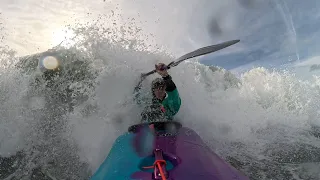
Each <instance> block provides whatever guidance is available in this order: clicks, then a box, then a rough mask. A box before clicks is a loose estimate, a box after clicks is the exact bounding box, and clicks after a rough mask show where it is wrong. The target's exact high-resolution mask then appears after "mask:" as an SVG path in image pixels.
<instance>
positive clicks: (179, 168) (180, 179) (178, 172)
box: [131, 127, 249, 180]
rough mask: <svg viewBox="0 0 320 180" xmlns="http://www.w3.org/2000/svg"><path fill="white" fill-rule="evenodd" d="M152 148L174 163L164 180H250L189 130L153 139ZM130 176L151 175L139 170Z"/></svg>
mask: <svg viewBox="0 0 320 180" xmlns="http://www.w3.org/2000/svg"><path fill="white" fill-rule="evenodd" d="M154 148H158V149H161V150H162V151H163V153H164V155H165V157H166V158H167V159H166V158H165V160H171V161H172V162H173V164H174V168H173V169H171V170H169V171H168V174H169V178H168V179H167V180H196V179H199V180H249V178H248V177H246V176H245V175H244V174H243V173H241V172H239V171H238V170H237V169H235V168H234V167H233V166H231V165H229V164H228V163H226V162H225V161H224V160H222V159H221V158H220V157H219V156H218V155H217V154H215V153H214V152H213V151H212V150H211V149H209V147H208V146H206V144H205V143H204V142H203V141H202V139H201V138H200V137H199V136H198V134H196V133H195V132H194V131H193V130H191V129H188V128H185V127H183V128H181V129H180V130H179V132H178V134H177V135H176V136H158V137H156V139H155V142H154ZM168 157H171V159H170V158H168ZM131 177H132V178H134V179H140V180H151V176H150V172H143V171H139V172H136V173H134V174H133V175H132V176H131Z"/></svg>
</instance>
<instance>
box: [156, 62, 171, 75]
mask: <svg viewBox="0 0 320 180" xmlns="http://www.w3.org/2000/svg"><path fill="white" fill-rule="evenodd" d="M155 67H156V71H157V73H158V74H160V76H162V77H166V76H168V75H169V74H168V72H167V69H168V67H167V65H165V64H163V63H159V64H156V65H155Z"/></svg>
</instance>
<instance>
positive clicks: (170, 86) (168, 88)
mask: <svg viewBox="0 0 320 180" xmlns="http://www.w3.org/2000/svg"><path fill="white" fill-rule="evenodd" d="M162 78H163V80H164V82H165V83H166V91H167V92H172V91H174V90H175V89H177V87H176V85H175V84H174V82H173V81H172V77H171V76H170V75H169V74H168V75H167V76H164V77H162Z"/></svg>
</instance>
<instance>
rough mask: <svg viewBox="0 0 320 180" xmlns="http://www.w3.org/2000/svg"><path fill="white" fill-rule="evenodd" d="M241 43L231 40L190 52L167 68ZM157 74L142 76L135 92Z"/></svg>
mask: <svg viewBox="0 0 320 180" xmlns="http://www.w3.org/2000/svg"><path fill="white" fill-rule="evenodd" d="M239 41H240V40H231V41H226V42H223V43H220V44H215V45H211V46H206V47H203V48H200V49H197V50H195V51H192V52H190V53H188V54H185V55H183V56H181V57H179V58H178V59H176V61H172V62H171V63H169V64H168V65H167V68H168V69H170V68H171V67H175V66H177V65H178V64H180V63H181V62H183V61H185V60H187V59H190V58H194V57H198V56H201V55H205V54H209V53H212V52H215V51H219V50H221V49H223V48H226V47H228V46H231V45H233V44H236V43H238V42H239ZM155 72H157V71H156V70H152V71H150V72H148V73H143V74H141V79H140V81H139V83H138V85H137V86H136V87H135V90H136V89H137V88H139V87H140V86H141V83H142V81H143V80H144V79H145V78H146V77H147V76H149V75H151V74H153V73H155Z"/></svg>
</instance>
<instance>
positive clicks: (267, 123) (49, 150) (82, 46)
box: [0, 24, 320, 179]
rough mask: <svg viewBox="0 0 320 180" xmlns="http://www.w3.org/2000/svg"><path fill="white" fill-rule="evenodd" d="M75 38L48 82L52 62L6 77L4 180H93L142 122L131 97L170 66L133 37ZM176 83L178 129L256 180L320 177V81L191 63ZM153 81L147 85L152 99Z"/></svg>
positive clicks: (59, 53)
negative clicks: (161, 66)
mask: <svg viewBox="0 0 320 180" xmlns="http://www.w3.org/2000/svg"><path fill="white" fill-rule="evenodd" d="M72 30H73V32H75V34H76V35H77V38H78V43H76V44H75V45H74V46H72V47H70V48H68V49H65V48H63V47H60V46H59V47H57V48H55V49H53V50H51V51H50V53H51V54H54V55H55V57H56V58H57V59H58V60H59V61H61V63H62V68H63V69H62V71H61V72H60V73H58V74H55V75H52V76H49V77H50V79H49V80H48V79H45V77H46V76H45V77H44V76H43V74H42V73H41V72H40V71H38V69H37V62H38V59H39V58H40V57H42V56H45V55H46V53H48V52H46V53H43V54H36V55H32V56H26V57H23V58H20V59H19V61H18V62H17V63H14V65H10V66H6V67H3V71H1V77H0V83H1V86H0V100H1V104H0V106H1V108H0V109H1V111H0V113H1V117H2V118H1V120H0V123H1V126H0V128H1V131H0V133H1V136H0V137H1V144H0V153H1V159H0V161H1V162H2V163H1V164H2V165H1V168H0V171H1V173H0V177H1V179H44V178H47V179H87V178H88V177H89V176H90V175H91V174H92V173H93V172H94V171H95V170H96V169H97V168H98V166H99V165H100V163H101V162H102V161H103V160H104V158H105V157H106V155H107V154H108V151H109V150H110V148H111V145H112V143H113V141H114V140H115V139H116V137H117V136H118V135H120V134H122V133H123V132H124V131H126V129H127V127H128V126H129V125H132V124H136V123H138V122H139V120H140V119H139V115H140V112H141V109H142V107H139V106H137V105H135V104H134V103H133V102H132V92H133V87H134V86H135V85H136V83H137V81H138V78H139V75H140V73H141V72H147V71H149V70H150V69H151V68H152V67H154V64H155V63H156V62H160V61H162V62H164V63H168V62H171V61H172V60H173V58H172V57H171V56H169V55H168V54H167V53H165V52H161V51H159V49H157V48H154V49H157V50H156V51H151V50H150V47H148V46H146V45H144V44H143V42H141V41H140V40H139V39H135V38H134V35H133V34H134V32H137V30H135V29H134V30H128V31H116V32H115V31H114V32H113V31H112V30H106V29H103V28H100V27H99V26H98V25H97V24H95V25H93V26H85V27H75V28H73V29H72ZM106 32H110V33H109V34H110V36H108V33H106ZM132 32H133V33H132ZM115 34H122V36H121V37H124V38H118V39H116V38H112V37H114V36H115ZM126 35H128V36H126ZM130 35H131V36H130ZM118 37H120V36H118ZM130 37H131V38H130ZM2 57H3V58H2V61H8V62H9V61H11V60H13V59H14V57H13V56H9V55H8V54H6V53H5V52H3V54H2ZM13 62H15V61H13ZM170 74H171V75H172V77H173V80H174V81H175V83H176V85H177V87H178V90H179V92H180V95H181V98H182V107H181V110H180V112H179V113H178V114H177V116H176V119H177V120H179V121H181V122H182V123H183V124H184V125H186V126H189V127H191V128H192V129H194V130H196V131H197V132H198V133H199V134H200V135H201V136H202V137H203V138H204V140H205V141H206V142H207V143H208V144H209V145H210V147H212V148H213V150H215V151H216V152H217V153H218V154H219V155H221V156H222V157H223V158H224V159H226V160H227V161H228V162H230V163H231V164H232V165H234V166H235V167H236V168H238V169H240V170H242V171H243V172H244V173H245V174H247V175H248V176H250V178H251V179H271V178H273V179H318V178H319V177H320V174H319V172H318V171H317V168H316V167H319V164H318V163H317V162H319V160H320V154H319V152H320V151H319V148H320V141H319V137H320V135H319V134H320V133H319V128H318V127H319V126H320V122H319V120H318V119H319V114H318V109H319V107H318V106H319V105H318V104H319V100H320V97H319V90H320V89H319V85H320V83H319V82H320V80H319V78H314V79H313V80H310V81H300V80H298V79H297V78H296V77H295V76H294V75H292V74H289V73H287V72H276V71H269V70H266V69H264V68H255V69H252V70H251V71H248V72H246V73H244V74H242V75H241V77H240V78H239V79H238V78H236V77H234V76H232V75H231V74H230V73H228V72H227V71H225V70H223V69H220V68H215V67H208V66H204V65H201V64H199V63H197V62H192V61H188V62H185V63H182V64H180V65H179V66H177V67H175V68H174V69H172V70H171V71H170ZM155 77H156V75H153V76H151V77H149V78H147V80H146V81H145V82H144V84H143V92H145V93H146V96H148V95H150V94H148V93H149V89H150V87H149V85H150V82H151V80H152V79H153V78H155ZM310 167H312V168H310Z"/></svg>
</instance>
